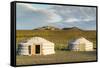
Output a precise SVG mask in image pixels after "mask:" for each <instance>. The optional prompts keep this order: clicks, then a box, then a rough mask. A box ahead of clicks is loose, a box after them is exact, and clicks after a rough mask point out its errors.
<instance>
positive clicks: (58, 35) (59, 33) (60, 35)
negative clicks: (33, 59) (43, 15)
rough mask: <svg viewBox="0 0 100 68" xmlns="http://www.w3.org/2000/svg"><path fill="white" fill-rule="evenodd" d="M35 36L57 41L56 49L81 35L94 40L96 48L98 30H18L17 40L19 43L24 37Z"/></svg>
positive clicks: (65, 45)
mask: <svg viewBox="0 0 100 68" xmlns="http://www.w3.org/2000/svg"><path fill="white" fill-rule="evenodd" d="M35 36H38V37H43V38H45V39H47V40H49V41H51V42H53V43H55V45H56V46H55V47H56V49H61V48H63V47H67V44H68V42H69V40H71V39H74V38H79V37H85V38H86V39H88V40H89V41H91V42H93V44H94V48H96V31H71V30H17V34H16V42H17V43H18V42H20V41H22V40H24V39H28V38H31V37H35ZM60 46H62V47H60Z"/></svg>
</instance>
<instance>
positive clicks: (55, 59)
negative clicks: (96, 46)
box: [16, 50, 96, 65]
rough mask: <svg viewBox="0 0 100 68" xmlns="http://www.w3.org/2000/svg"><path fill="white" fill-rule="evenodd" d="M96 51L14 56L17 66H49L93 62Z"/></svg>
mask: <svg viewBox="0 0 100 68" xmlns="http://www.w3.org/2000/svg"><path fill="white" fill-rule="evenodd" d="M95 60H96V51H90V52H79V51H78V52H77V51H76V52H75V51H63V50H62V51H56V53H55V54H53V55H35V56H19V55H17V56H16V64H17V65H31V64H50V63H65V62H80V61H95Z"/></svg>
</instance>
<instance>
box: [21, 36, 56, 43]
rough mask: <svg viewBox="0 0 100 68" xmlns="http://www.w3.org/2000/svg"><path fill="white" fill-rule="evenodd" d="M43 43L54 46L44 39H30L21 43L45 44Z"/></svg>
mask: <svg viewBox="0 0 100 68" xmlns="http://www.w3.org/2000/svg"><path fill="white" fill-rule="evenodd" d="M43 43H47V44H54V43H52V42H50V41H48V40H46V39H44V38H42V37H32V38H30V39H28V40H27V42H21V44H43Z"/></svg>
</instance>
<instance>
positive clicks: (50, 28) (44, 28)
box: [33, 26, 60, 30]
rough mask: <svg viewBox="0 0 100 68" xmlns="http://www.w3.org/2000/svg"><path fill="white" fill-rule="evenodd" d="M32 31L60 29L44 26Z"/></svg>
mask: <svg viewBox="0 0 100 68" xmlns="http://www.w3.org/2000/svg"><path fill="white" fill-rule="evenodd" d="M33 30H60V28H57V27H53V26H44V27H39V28H36V29H33Z"/></svg>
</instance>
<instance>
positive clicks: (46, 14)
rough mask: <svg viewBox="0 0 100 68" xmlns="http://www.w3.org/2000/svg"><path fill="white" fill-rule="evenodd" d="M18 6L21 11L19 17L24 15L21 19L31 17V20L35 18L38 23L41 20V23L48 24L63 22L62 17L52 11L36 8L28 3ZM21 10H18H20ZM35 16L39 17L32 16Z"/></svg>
mask: <svg viewBox="0 0 100 68" xmlns="http://www.w3.org/2000/svg"><path fill="white" fill-rule="evenodd" d="M17 6H19V8H20V9H21V12H18V14H19V16H20V15H22V14H23V15H22V16H21V18H24V17H25V16H29V15H31V18H32V17H33V19H35V20H37V21H39V20H41V22H42V21H43V22H46V23H52V22H59V21H61V20H62V18H61V16H60V15H58V14H57V13H55V12H53V11H52V10H47V9H39V8H35V7H33V6H32V4H26V3H18V4H17ZM19 8H18V10H20V9H19ZM33 14H37V15H38V16H36V17H35V16H32V15H33ZM41 16H42V17H41ZM26 18H27V17H26Z"/></svg>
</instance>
